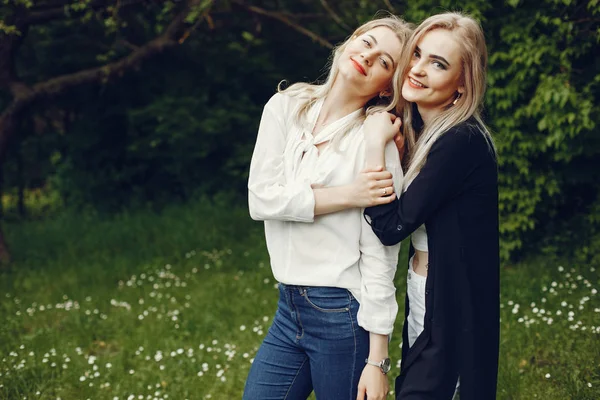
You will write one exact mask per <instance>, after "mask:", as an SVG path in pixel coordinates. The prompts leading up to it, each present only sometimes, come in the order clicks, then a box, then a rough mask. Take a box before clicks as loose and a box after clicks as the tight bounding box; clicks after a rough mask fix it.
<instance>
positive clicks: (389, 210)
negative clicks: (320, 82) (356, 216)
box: [365, 125, 483, 245]
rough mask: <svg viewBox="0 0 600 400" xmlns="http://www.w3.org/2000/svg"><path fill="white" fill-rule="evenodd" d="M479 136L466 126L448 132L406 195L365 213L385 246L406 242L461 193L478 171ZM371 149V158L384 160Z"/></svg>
mask: <svg viewBox="0 0 600 400" xmlns="http://www.w3.org/2000/svg"><path fill="white" fill-rule="evenodd" d="M477 135H479V133H475V132H472V131H471V129H470V128H469V127H467V126H466V125H461V126H458V127H454V128H452V129H451V130H450V131H448V132H446V133H445V134H444V135H442V137H440V138H439V139H438V140H437V141H436V142H435V143H434V145H433V146H432V147H431V150H430V152H429V155H428V157H427V161H426V162H425V165H424V166H423V168H422V169H421V171H420V172H419V174H418V175H417V177H416V178H415V179H414V181H413V182H412V183H411V184H410V186H409V187H408V189H407V190H406V192H404V193H403V194H402V195H401V196H400V197H399V198H398V199H396V200H395V201H393V202H392V203H390V204H387V205H383V206H378V207H372V208H367V209H366V210H365V215H367V216H369V217H370V219H371V227H372V228H373V231H374V232H375V234H376V235H377V236H378V237H379V239H380V240H381V241H382V243H384V244H388V245H389V244H394V243H399V242H400V241H402V240H404V239H405V238H406V237H407V236H408V235H410V234H411V233H412V232H413V231H414V230H415V229H417V228H418V227H419V226H421V225H422V224H423V223H424V222H425V220H426V219H427V218H428V217H429V216H430V215H431V214H433V213H434V212H435V211H436V210H437V209H438V207H439V206H440V205H441V204H442V203H444V202H445V201H447V200H448V199H450V198H451V197H452V196H454V195H456V194H457V193H458V191H459V190H460V187H461V183H462V182H463V181H464V179H465V178H466V177H467V176H468V174H469V173H470V172H471V171H472V169H473V168H474V167H475V159H476V154H477V152H478V151H480V149H479V148H478V147H479V145H478V144H477V143H476V142H478V140H475V139H476V137H477ZM482 139H483V138H482ZM370 149H371V150H372V151H373V154H372V157H380V156H381V149H380V146H379V147H378V146H377V145H374V146H372V147H371V148H370Z"/></svg>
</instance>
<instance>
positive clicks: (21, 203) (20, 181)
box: [16, 146, 25, 218]
mask: <svg viewBox="0 0 600 400" xmlns="http://www.w3.org/2000/svg"><path fill="white" fill-rule="evenodd" d="M16 155H17V192H18V193H17V211H18V213H19V217H21V218H24V217H25V173H24V172H23V168H24V166H23V153H22V152H21V149H20V146H19V149H18V150H17V154H16Z"/></svg>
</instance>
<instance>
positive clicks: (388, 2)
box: [383, 0, 396, 14]
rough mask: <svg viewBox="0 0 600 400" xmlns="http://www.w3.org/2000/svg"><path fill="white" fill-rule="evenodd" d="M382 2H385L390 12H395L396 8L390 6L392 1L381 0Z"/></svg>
mask: <svg viewBox="0 0 600 400" xmlns="http://www.w3.org/2000/svg"><path fill="white" fill-rule="evenodd" d="M383 2H384V3H385V6H386V7H387V8H388V10H390V12H391V13H392V14H396V9H395V8H394V6H392V3H390V0H383Z"/></svg>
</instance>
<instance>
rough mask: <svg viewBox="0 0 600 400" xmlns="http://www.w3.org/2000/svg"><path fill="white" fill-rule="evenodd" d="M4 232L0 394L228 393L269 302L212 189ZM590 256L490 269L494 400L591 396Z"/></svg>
mask: <svg viewBox="0 0 600 400" xmlns="http://www.w3.org/2000/svg"><path fill="white" fill-rule="evenodd" d="M596 215H600V214H596ZM596 218H597V217H596ZM4 231H5V232H7V239H8V241H9V244H10V245H11V247H12V248H13V249H14V258H15V266H14V267H15V268H14V269H13V272H11V273H7V272H4V273H1V274H0V318H1V319H2V321H3V323H2V324H0V360H1V361H0V374H2V384H1V385H0V398H7V399H12V398H19V399H20V398H23V397H27V398H37V397H39V398H48V399H56V398H57V397H60V398H62V399H65V400H66V399H69V400H70V399H82V398H92V399H107V400H109V399H110V400H112V399H114V397H118V398H120V399H123V398H128V397H129V396H130V395H135V398H138V396H140V395H142V397H144V398H146V397H147V396H148V395H151V397H152V398H154V397H156V398H160V399H165V398H167V397H166V396H165V395H167V394H168V398H169V399H185V398H189V399H192V398H206V397H205V396H206V395H208V394H210V395H211V397H212V399H215V400H221V399H222V400H229V399H239V398H241V393H242V390H243V386H244V382H245V379H246V376H247V373H248V370H249V367H250V363H251V360H252V358H253V357H254V356H255V353H256V350H257V348H258V346H259V344H260V342H261V341H262V339H263V338H264V335H265V334H266V332H267V329H268V327H269V325H270V324H271V322H272V318H273V314H274V310H275V307H276V304H277V297H278V293H277V290H276V289H275V287H274V284H275V281H274V280H273V276H272V273H271V270H270V268H269V257H268V254H267V251H266V246H265V242H264V234H263V226H262V224H261V223H258V222H254V221H251V220H250V218H249V216H248V212H247V209H246V208H245V207H238V206H235V205H234V204H233V203H232V202H231V201H229V200H228V199H226V198H223V197H220V198H213V199H210V200H209V199H206V198H204V199H199V200H195V201H192V202H189V203H187V204H185V205H183V206H182V205H177V206H168V207H166V208H165V209H163V210H162V211H161V212H160V213H157V212H155V211H154V210H151V209H139V210H136V211H135V212H123V213H119V214H116V215H111V216H107V215H104V214H98V213H95V212H84V213H80V212H73V211H67V212H65V213H62V214H59V215H55V216H53V218H48V219H45V220H41V221H25V222H20V223H4ZM598 238H600V236H598ZM407 250H408V246H407V243H404V244H403V245H402V250H401V256H400V262H399V265H400V266H399V270H398V271H399V272H398V273H397V276H396V280H395V284H396V286H397V287H398V288H399V289H398V296H397V297H398V301H399V309H400V310H403V309H404V307H403V301H404V296H403V289H402V288H405V287H406V275H405V273H404V272H402V271H405V268H406V265H407V264H406V263H407V258H408V255H407ZM597 261H600V260H598V259H596V260H595V261H593V262H592V263H589V262H584V263H581V262H578V261H576V260H573V259H571V260H569V259H562V260H556V259H553V258H550V257H538V258H535V259H527V260H526V261H524V262H521V263H519V264H517V265H513V266H507V267H505V268H503V269H502V271H501V274H502V282H503V285H502V293H501V304H502V306H501V307H502V308H501V338H502V342H501V349H500V361H499V368H500V371H499V375H498V396H497V397H498V399H499V400H530V399H534V398H544V399H548V400H555V399H556V400H563V399H581V400H584V399H585V400H588V399H589V400H591V399H597V398H598V397H599V396H600V376H599V375H598V359H599V357H600V341H599V340H598V335H600V327H599V326H598V313H599V312H600V299H599V297H598V296H599V294H598V289H600V279H599V271H600V269H599V268H600V264H598V263H597ZM571 313H572V314H571ZM402 321H403V320H402V318H398V319H397V321H396V326H395V333H394V335H392V339H391V342H390V356H391V358H392V360H393V364H392V372H391V373H390V374H389V378H390V383H391V385H392V386H391V389H393V379H394V378H395V377H396V376H397V374H398V372H399V368H398V362H399V361H400V355H401V346H400V342H401V340H402V337H401V334H400V333H401V331H402ZM209 348H210V350H209ZM180 349H181V350H180ZM204 364H206V366H204ZM219 371H222V372H219ZM221 377H224V379H221ZM38 391H39V392H40V393H41V395H36V392H38ZM157 392H158V394H155V393H157ZM391 395H392V396H393V394H391Z"/></svg>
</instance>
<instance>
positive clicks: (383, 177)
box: [313, 164, 396, 215]
mask: <svg viewBox="0 0 600 400" xmlns="http://www.w3.org/2000/svg"><path fill="white" fill-rule="evenodd" d="M381 165H383V164H381ZM384 190H385V191H384ZM313 193H314V195H315V215H322V214H330V213H334V212H337V211H341V210H345V209H347V208H364V207H369V206H376V205H380V204H388V203H390V202H391V201H393V200H394V199H395V198H396V193H395V191H394V182H393V180H392V174H391V173H390V172H389V171H386V170H383V168H382V167H380V166H373V167H369V168H366V169H365V170H363V171H362V172H361V174H360V175H358V176H357V177H356V179H355V180H354V182H352V183H351V184H349V185H343V186H334V187H315V186H313ZM384 193H385V194H384ZM390 193H391V195H390Z"/></svg>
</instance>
